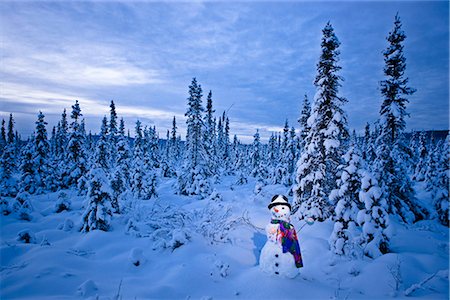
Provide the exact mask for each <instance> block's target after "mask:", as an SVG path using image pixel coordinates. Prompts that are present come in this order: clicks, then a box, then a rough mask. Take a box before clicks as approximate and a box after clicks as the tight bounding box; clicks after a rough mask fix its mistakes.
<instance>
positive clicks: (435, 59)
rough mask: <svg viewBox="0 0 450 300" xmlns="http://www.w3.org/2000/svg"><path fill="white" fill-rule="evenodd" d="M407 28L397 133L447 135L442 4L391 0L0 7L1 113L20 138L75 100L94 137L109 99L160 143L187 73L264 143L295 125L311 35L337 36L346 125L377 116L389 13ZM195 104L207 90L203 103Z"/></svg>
mask: <svg viewBox="0 0 450 300" xmlns="http://www.w3.org/2000/svg"><path fill="white" fill-rule="evenodd" d="M396 12H399V15H400V17H401V19H402V22H403V29H404V30H405V32H406V34H407V40H406V42H405V56H406V58H407V70H406V75H407V76H408V77H409V78H410V85H411V86H412V87H415V88H416V89H417V92H416V93H415V94H414V95H413V96H411V97H410V104H409V105H408V107H407V111H408V112H409V113H410V118H409V119H408V120H407V128H408V129H409V130H411V129H416V130H421V129H425V130H430V129H448V128H449V121H448V114H449V29H448V28H449V4H448V2H447V1H426V2H419V1H412V2H406V1H396V2H389V1H385V2H380V1H378V2H377V1H375V2H366V1H363V2H349V1H342V2H341V1H325V2H317V3H316V2H312V1H311V2H297V1H286V2H257V1H252V2H149V1H139V2H135V1H131V2H120V1H114V2H112V1H102V2H89V1H70V2H48V1H40V2H37V1H21V2H6V1H2V2H0V38H1V43H0V53H1V61H0V118H5V119H6V118H7V117H8V115H9V113H10V112H12V113H13V114H14V116H15V117H16V127H17V128H18V129H19V131H20V132H21V133H22V135H23V136H24V137H26V136H28V135H29V134H30V133H31V132H32V131H33V127H34V120H35V119H36V115H37V112H38V111H39V110H42V111H43V112H44V114H46V118H47V120H48V122H49V129H50V126H53V125H55V124H56V122H57V121H58V119H59V118H60V114H61V112H62V110H63V108H67V109H68V110H70V106H71V105H72V104H73V103H74V100H75V99H78V100H79V101H80V104H81V109H82V112H83V113H84V115H85V117H86V122H87V128H88V130H92V131H93V132H98V131H99V128H100V123H101V117H102V116H103V115H105V114H108V110H109V102H110V100H114V101H115V103H116V106H117V111H118V113H119V115H120V116H122V117H124V119H125V120H126V124H127V127H129V128H131V129H132V128H133V124H134V122H135V121H136V119H140V120H141V121H142V122H143V123H144V124H145V125H156V127H157V129H158V131H159V132H160V135H161V137H164V136H165V132H166V130H167V129H168V128H170V126H171V120H172V117H173V116H174V115H175V116H176V117H177V120H178V123H179V127H180V132H181V133H182V134H183V138H184V132H185V130H184V127H185V124H184V122H185V119H184V112H185V111H186V103H187V101H186V98H187V96H188V94H187V91H188V85H189V84H190V81H191V79H192V77H197V79H198V81H199V82H200V84H201V85H202V87H203V90H204V95H205V96H206V94H207V92H208V91H209V90H212V92H213V101H214V102H213V104H214V107H215V109H216V112H217V115H219V114H221V112H222V111H223V110H227V111H228V116H229V118H230V121H231V131H232V133H233V134H237V135H238V136H239V137H240V138H241V139H242V140H243V141H250V140H251V136H252V135H253V134H254V132H255V131H256V129H257V128H258V129H260V131H261V133H262V136H263V138H264V139H266V138H267V137H268V136H269V135H270V133H271V132H272V131H278V130H280V129H281V127H282V126H283V125H284V121H285V119H286V118H287V119H288V120H289V123H290V125H295V126H297V123H296V120H297V118H298V116H299V114H300V110H301V102H302V99H303V95H304V94H305V93H306V94H307V95H308V96H309V98H310V99H312V98H313V96H314V93H315V88H314V86H313V84H312V82H313V80H314V77H315V70H316V63H317V60H318V57H319V54H320V39H321V29H322V28H323V27H324V26H325V24H326V22H327V21H331V23H332V24H333V27H334V29H335V32H336V35H337V36H338V38H339V40H340V41H341V61H340V64H341V66H342V72H341V75H342V76H343V77H344V78H345V81H344V82H343V86H342V88H341V90H340V94H341V95H342V96H344V97H346V98H347V99H348V101H349V102H348V103H347V104H346V105H345V108H344V109H345V110H346V112H347V114H348V119H349V125H350V128H351V129H356V130H357V132H362V130H363V128H364V125H365V124H366V122H370V123H372V122H374V121H375V120H376V119H377V117H378V111H379V107H380V103H381V96H380V92H379V89H378V83H379V81H380V80H382V79H383V72H382V69H383V56H382V51H383V50H384V49H385V48H386V46H387V42H386V39H385V38H386V36H387V34H388V32H389V31H390V30H391V29H392V26H393V19H394V16H395V14H396ZM205 98H206V97H205Z"/></svg>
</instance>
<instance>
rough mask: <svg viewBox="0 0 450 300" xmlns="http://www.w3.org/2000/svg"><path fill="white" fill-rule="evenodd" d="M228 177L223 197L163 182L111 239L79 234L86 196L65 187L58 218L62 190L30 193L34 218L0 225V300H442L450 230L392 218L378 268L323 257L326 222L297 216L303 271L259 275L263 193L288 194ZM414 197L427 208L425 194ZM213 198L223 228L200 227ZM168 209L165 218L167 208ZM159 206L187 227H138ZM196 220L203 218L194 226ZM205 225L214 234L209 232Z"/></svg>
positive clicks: (373, 263) (116, 226)
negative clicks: (177, 189)
mask: <svg viewBox="0 0 450 300" xmlns="http://www.w3.org/2000/svg"><path fill="white" fill-rule="evenodd" d="M235 180H236V178H235V177H224V178H222V182H221V183H220V184H216V185H215V189H216V191H217V193H218V194H219V195H220V196H221V198H222V199H221V200H198V199H196V198H190V197H186V196H179V195H175V193H174V189H173V187H172V185H173V184H174V180H173V179H169V180H168V179H164V180H163V181H162V182H160V184H159V187H158V193H159V198H158V199H157V200H153V199H152V200H148V201H139V205H138V206H137V207H134V210H131V211H133V212H132V213H127V214H122V215H114V217H113V221H112V230H111V231H110V232H103V231H93V232H89V233H87V234H86V233H81V232H79V230H78V229H79V227H80V225H81V215H82V213H83V209H82V205H83V201H84V197H81V196H77V194H76V191H74V190H73V191H72V190H69V191H66V192H67V194H68V197H69V199H70V200H71V205H72V208H71V210H70V211H63V212H61V213H55V212H54V211H55V209H54V205H55V202H56V200H57V197H58V194H59V193H51V194H44V195H39V196H33V197H32V198H31V203H32V205H33V207H34V212H33V213H32V220H31V221H23V220H18V219H17V218H16V217H15V216H14V215H8V216H1V217H0V220H1V289H0V298H1V299H11V298H21V299H43V298H45V299H73V298H75V299H83V298H90V297H91V298H96V297H97V296H98V298H99V299H159V298H170V299H361V298H364V299H366V298H372V299H384V298H390V297H396V298H406V297H408V298H421V299H448V297H449V283H448V263H449V261H448V254H449V244H448V228H446V227H444V226H442V225H440V224H439V223H438V222H436V221H422V222H418V223H416V224H414V225H411V226H405V225H403V224H400V223H396V222H395V221H392V225H393V228H394V234H393V238H392V240H391V248H392V249H391V250H392V252H391V253H389V254H386V255H383V256H381V257H379V258H377V259H374V260H373V259H369V258H364V259H360V260H348V259H342V258H340V257H337V256H334V255H332V254H331V252H330V251H329V246H328V238H329V236H330V234H331V232H332V228H333V224H332V222H331V221H327V222H323V223H315V224H313V225H311V226H308V225H306V226H305V227H303V228H302V229H301V230H299V229H300V228H301V227H302V226H303V225H304V223H303V221H298V220H293V223H294V224H295V225H296V228H297V230H299V232H298V234H299V242H300V246H301V250H302V255H303V262H304V265H305V266H304V267H303V268H302V269H301V272H300V275H299V276H297V277H296V278H294V279H286V278H279V277H276V276H269V275H266V274H265V273H263V272H261V270H260V269H259V267H258V260H259V254H260V251H261V249H262V247H263V246H264V244H265V242H266V236H265V233H264V231H262V230H261V228H264V227H265V225H266V224H267V223H268V222H269V221H270V214H269V211H268V209H267V204H268V203H269V202H270V199H271V197H272V196H273V195H274V194H277V193H285V192H286V188H285V187H283V186H281V185H275V186H274V185H269V186H265V187H264V188H263V190H262V191H261V192H260V194H258V195H255V194H254V186H255V181H254V180H250V181H249V183H248V184H246V185H242V186H233V185H232V183H233V182H234V181H235ZM418 195H419V196H420V197H424V199H421V200H423V201H425V202H426V200H427V199H426V197H427V196H428V195H427V194H426V193H422V192H420V191H419V193H418ZM211 201H213V202H214V207H215V208H220V209H222V210H223V211H226V208H229V211H230V215H229V216H227V221H228V223H220V222H216V221H217V220H212V218H209V219H208V214H211V216H210V217H215V215H214V210H207V211H205V207H207V206H208V202H211ZM167 205H170V207H171V211H172V212H170V211H169V212H167V211H165V212H163V209H164V207H167ZM158 210H161V215H167V214H169V215H170V214H171V213H172V214H173V212H174V211H178V210H180V211H183V212H185V213H186V217H180V218H179V219H178V220H182V219H183V220H185V225H183V226H181V228H177V229H175V230H172V231H170V230H169V229H168V230H167V231H164V230H162V229H161V230H162V231H161V230H160V232H161V234H164V233H167V232H170V234H171V237H164V236H162V237H161V236H159V238H157V235H155V234H154V233H155V232H154V231H153V232H152V230H151V227H150V226H145V224H148V223H149V222H151V220H152V219H154V220H156V221H157V222H163V220H160V219H158V216H159V213H160V212H159V211H158ZM196 212H198V214H200V217H197V218H195V216H197V215H198V214H197V213H196ZM133 214H134V215H140V217H141V219H140V220H141V222H140V223H139V222H136V224H135V225H136V228H137V229H135V230H134V231H130V230H129V231H127V230H126V228H127V224H128V225H130V223H129V219H130V216H131V215H133ZM142 215H144V216H142ZM219 215H220V213H219ZM243 216H244V218H243ZM232 220H236V222H230V221H232ZM71 221H72V222H73V223H74V226H73V228H71ZM190 222H191V223H192V224H194V225H192V224H191V223H190ZM224 224H225V225H230V230H229V231H227V230H224V231H223V232H222V233H224V236H221V238H220V239H217V236H216V238H214V237H211V236H212V235H214V232H215V228H211V227H214V226H225V225H224ZM163 229H164V228H163ZM210 229H211V232H213V233H212V235H209V236H208V235H207V234H206V235H205V232H208V230H210ZM23 230H29V232H30V233H31V235H33V234H34V241H33V240H31V243H24V242H23V241H19V240H17V237H18V234H19V232H22V233H23V232H24V231H23ZM202 231H203V232H202ZM216 233H217V232H216ZM218 233H220V230H218ZM152 234H153V235H152ZM138 235H140V237H139V236H138ZM31 239H33V236H31ZM214 240H216V241H214ZM164 241H166V243H165V244H164Z"/></svg>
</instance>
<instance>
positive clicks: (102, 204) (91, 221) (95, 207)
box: [81, 116, 119, 232]
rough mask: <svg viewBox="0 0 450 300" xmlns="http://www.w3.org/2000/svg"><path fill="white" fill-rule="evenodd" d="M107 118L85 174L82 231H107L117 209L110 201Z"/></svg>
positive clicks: (111, 192) (103, 121)
mask: <svg viewBox="0 0 450 300" xmlns="http://www.w3.org/2000/svg"><path fill="white" fill-rule="evenodd" d="M108 139H109V138H108V120H107V119H106V116H105V117H104V118H103V120H102V126H101V132H100V137H99V139H98V141H97V144H96V146H95V149H96V150H95V153H94V157H93V162H92V166H91V168H90V171H89V172H88V174H87V175H86V177H87V178H88V192H87V196H86V204H87V205H86V210H85V211H84V213H83V215H82V222H83V225H82V228H81V231H82V232H89V231H91V230H95V229H98V230H103V231H108V230H109V227H110V222H111V216H112V209H113V208H114V210H116V211H119V207H118V203H112V199H113V197H112V195H113V191H112V189H111V182H110V180H109V178H108V172H109V153H108V152H109V143H108Z"/></svg>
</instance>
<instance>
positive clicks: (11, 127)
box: [7, 114, 15, 144]
mask: <svg viewBox="0 0 450 300" xmlns="http://www.w3.org/2000/svg"><path fill="white" fill-rule="evenodd" d="M7 138H8V139H7V140H8V144H13V143H14V140H15V139H14V118H13V115H12V114H9V121H8V134H7Z"/></svg>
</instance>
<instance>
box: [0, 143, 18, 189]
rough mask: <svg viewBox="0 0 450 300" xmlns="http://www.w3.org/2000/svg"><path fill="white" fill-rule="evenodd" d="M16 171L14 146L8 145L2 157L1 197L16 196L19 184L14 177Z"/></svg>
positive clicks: (0, 173)
mask: <svg viewBox="0 0 450 300" xmlns="http://www.w3.org/2000/svg"><path fill="white" fill-rule="evenodd" d="M15 169H16V160H15V147H14V144H7V145H6V146H5V148H4V150H3V153H2V155H1V157H0V196H11V197H13V196H15V195H16V194H17V184H16V180H15V178H14V176H13V173H14V170H15Z"/></svg>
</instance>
